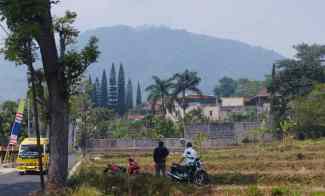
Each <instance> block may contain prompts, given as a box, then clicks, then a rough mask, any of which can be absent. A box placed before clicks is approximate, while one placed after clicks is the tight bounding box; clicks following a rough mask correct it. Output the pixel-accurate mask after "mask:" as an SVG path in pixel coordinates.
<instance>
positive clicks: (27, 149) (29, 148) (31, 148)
mask: <svg viewBox="0 0 325 196" xmlns="http://www.w3.org/2000/svg"><path fill="white" fill-rule="evenodd" d="M42 153H43V150H42ZM19 155H20V156H37V155H38V151H37V145H33V144H29V145H21V147H20V151H19Z"/></svg>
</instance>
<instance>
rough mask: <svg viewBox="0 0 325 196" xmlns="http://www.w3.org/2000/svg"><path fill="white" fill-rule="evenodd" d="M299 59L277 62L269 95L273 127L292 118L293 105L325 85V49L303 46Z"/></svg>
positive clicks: (318, 46) (297, 55) (299, 48)
mask: <svg viewBox="0 0 325 196" xmlns="http://www.w3.org/2000/svg"><path fill="white" fill-rule="evenodd" d="M294 48H295V49H296V50H297V54H296V58H295V59H285V60H281V61H279V62H277V63H276V64H275V66H274V68H273V70H272V82H271V85H270V87H269V91H270V92H271V93H272V104H271V110H272V116H273V117H274V118H273V124H274V126H275V127H279V125H280V124H279V123H280V122H281V121H282V120H285V119H287V118H288V116H289V115H290V104H289V103H290V102H291V101H293V100H294V99H296V98H298V97H300V96H305V95H307V94H308V93H310V92H311V90H312V89H313V87H314V86H315V85H316V84H318V83H324V82H325V68H324V64H322V61H323V59H322V58H323V57H324V55H325V46H320V45H307V44H300V45H298V46H294Z"/></svg>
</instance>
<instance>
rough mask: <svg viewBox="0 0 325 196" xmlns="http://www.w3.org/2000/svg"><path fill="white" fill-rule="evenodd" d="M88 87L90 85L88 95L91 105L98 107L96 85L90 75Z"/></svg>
mask: <svg viewBox="0 0 325 196" xmlns="http://www.w3.org/2000/svg"><path fill="white" fill-rule="evenodd" d="M88 85H89V92H88V95H89V97H90V100H91V103H92V104H93V105H94V106H96V104H97V103H96V84H95V83H93V81H92V79H91V76H90V75H89V79H88Z"/></svg>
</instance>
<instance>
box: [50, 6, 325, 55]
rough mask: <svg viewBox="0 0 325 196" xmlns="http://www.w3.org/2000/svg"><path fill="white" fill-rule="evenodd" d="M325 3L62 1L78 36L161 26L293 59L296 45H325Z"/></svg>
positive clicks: (58, 12) (62, 8)
mask: <svg viewBox="0 0 325 196" xmlns="http://www.w3.org/2000/svg"><path fill="white" fill-rule="evenodd" d="M324 7H325V0H61V3H60V4H59V5H57V6H55V7H54V11H53V13H54V14H55V15H62V14H63V13H64V11H65V10H67V9H69V10H73V11H76V12H77V13H78V15H79V18H78V21H77V26H78V27H79V28H80V30H81V31H85V30H88V29H92V28H96V27H103V26H113V25H120V24H122V25H130V26H142V25H158V26H159V25H164V26H168V27H171V28H176V29H186V30H187V31H190V32H195V33H200V34H206V35H211V36H215V37H218V38H228V39H233V40H239V41H242V42H246V43H249V44H252V45H255V46H261V47H265V48H268V49H272V50H275V51H277V52H279V53H281V54H282V55H285V56H287V57H292V56H293V55H294V49H293V48H292V46H293V45H295V44H298V43H302V42H305V43H319V44H325V25H324V24H325V22H324V18H325V12H324Z"/></svg>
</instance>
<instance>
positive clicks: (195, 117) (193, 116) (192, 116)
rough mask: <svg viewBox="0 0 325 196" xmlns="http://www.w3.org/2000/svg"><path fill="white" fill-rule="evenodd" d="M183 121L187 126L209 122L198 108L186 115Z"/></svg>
mask: <svg viewBox="0 0 325 196" xmlns="http://www.w3.org/2000/svg"><path fill="white" fill-rule="evenodd" d="M184 120H185V123H186V124H187V125H189V124H200V123H207V122H208V121H209V119H208V118H207V117H206V116H205V115H204V114H203V110H202V109H200V108H198V109H194V110H191V111H190V112H188V113H186V114H185V118H184Z"/></svg>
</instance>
